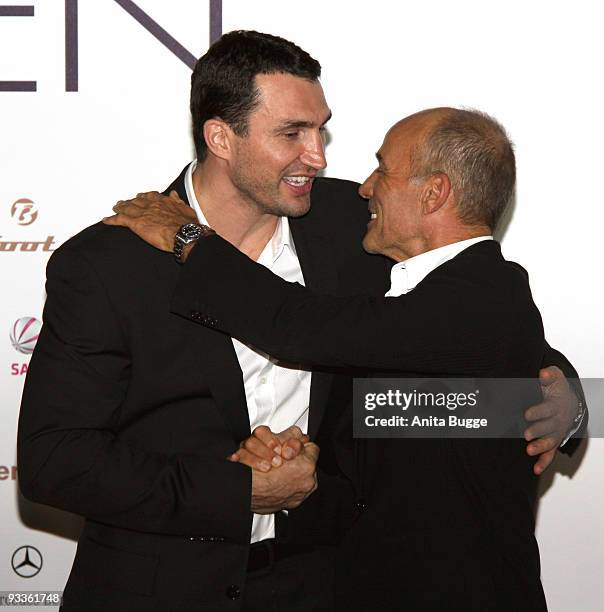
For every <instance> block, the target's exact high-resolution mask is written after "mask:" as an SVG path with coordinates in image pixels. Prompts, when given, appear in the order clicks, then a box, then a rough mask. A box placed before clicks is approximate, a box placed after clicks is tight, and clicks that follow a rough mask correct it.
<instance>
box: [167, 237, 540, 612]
mask: <svg viewBox="0 0 604 612" xmlns="http://www.w3.org/2000/svg"><path fill="white" fill-rule="evenodd" d="M190 260H191V261H190V262H189V263H187V266H189V271H190V272H191V273H194V274H195V275H196V276H197V275H198V277H199V278H201V279H202V282H201V286H200V291H199V293H198V294H197V295H193V293H192V292H191V291H190V290H189V285H188V282H187V279H186V274H184V275H183V276H182V277H181V283H182V284H181V285H179V286H178V287H177V290H176V293H175V298H174V300H173V302H172V308H173V310H174V311H175V312H178V313H179V314H181V315H183V316H184V317H188V318H191V319H193V320H198V321H202V322H204V323H205V324H206V325H210V326H211V327H213V328H215V329H220V330H224V331H228V332H229V333H231V334H232V335H233V336H236V337H238V338H240V339H242V340H244V341H247V342H252V343H253V344H254V345H256V346H259V347H262V348H263V349H264V350H266V351H268V352H270V353H271V354H273V355H277V356H279V357H281V358H283V359H293V360H296V361H298V362H302V363H307V364H322V365H324V366H338V367H345V368H349V367H362V368H365V369H369V370H371V371H372V372H373V373H374V374H376V373H382V371H384V370H387V371H389V372H390V373H393V372H397V373H398V374H399V375H401V376H402V375H411V376H418V375H431V376H460V377H467V376H470V377H491V378H492V377H504V378H506V377H510V378H511V377H516V378H530V377H537V376H538V371H539V368H540V367H541V365H542V360H543V354H544V350H545V342H544V337H543V329H542V323H541V317H540V315H539V312H538V310H537V308H536V307H535V305H534V303H533V300H532V297H531V293H530V289H529V286H528V281H527V277H526V274H525V273H524V271H523V270H522V269H521V268H520V267H519V266H517V265H516V264H512V263H509V262H507V261H505V260H504V259H503V257H502V256H501V251H500V248H499V245H498V244H497V243H496V242H493V241H487V242H480V243H478V244H475V245H473V246H471V247H470V248H468V249H466V250H465V251H463V252H462V253H460V254H459V255H457V256H456V257H455V258H454V259H452V260H450V261H449V262H447V263H445V264H443V265H441V266H440V267H438V268H437V269H436V270H434V271H433V272H431V273H430V274H429V275H428V276H427V277H426V278H425V279H424V280H423V281H422V282H421V283H420V284H419V285H418V286H417V287H416V289H414V290H413V291H412V292H411V293H409V294H408V295H406V296H401V297H400V298H389V299H385V298H375V297H369V296H358V297H346V298H342V297H334V296H325V295H318V294H316V293H313V292H310V291H308V290H306V289H304V288H301V287H299V286H298V285H295V284H291V283H285V282H283V281H281V280H280V279H278V278H277V277H275V276H274V275H272V274H271V273H270V272H269V271H267V270H264V269H259V266H257V265H256V264H254V263H253V262H251V261H250V260H249V259H247V258H246V257H245V256H244V255H242V254H241V253H239V252H238V251H236V250H235V249H233V248H232V247H231V246H230V245H229V244H228V243H226V242H224V241H223V240H222V239H221V238H219V237H216V236H213V237H209V238H206V239H204V240H203V241H202V242H201V243H200V245H198V247H197V248H196V249H195V250H194V251H193V252H192V254H191V255H190ZM218 262H221V264H222V267H221V272H220V274H218V273H216V272H215V268H216V265H217V263H218ZM231 287H237V288H238V291H237V292H235V291H233V290H232V289H231ZM240 292H243V293H244V294H245V295H246V300H245V309H241V308H240V307H239V302H238V300H237V299H236V298H237V295H240ZM524 408H526V406H517V407H515V408H514V409H515V410H517V411H518V413H519V414H522V411H523V410H524ZM342 449H343V450H342V454H343V456H344V457H350V456H351V453H350V452H349V451H347V449H346V442H345V440H343V441H342ZM355 455H356V459H357V462H356V463H357V466H356V470H355V464H354V461H353V462H350V461H349V462H348V463H347V462H346V460H343V461H342V465H343V466H344V471H345V472H347V473H348V475H349V476H350V478H352V479H353V480H354V481H355V485H356V488H357V495H358V498H357V504H358V510H359V512H358V515H357V518H356V522H355V523H354V524H353V526H352V528H351V529H350V532H349V533H348V536H347V538H346V540H345V542H344V544H343V545H342V549H341V556H340V560H339V567H338V571H339V579H338V585H337V596H338V602H339V604H340V605H341V609H342V610H369V609H375V608H376V606H380V607H381V609H388V610H394V609H409V610H422V611H423V610H443V609H446V610H455V611H458V610H459V611H462V610H472V611H482V612H484V611H491V610H493V611H494V610H497V611H501V612H503V611H509V610H514V611H519V610H530V611H537V610H544V609H545V599H544V596H543V591H542V588H541V584H540V578H539V574H540V569H539V554H538V549H537V544H536V541H535V539H534V536H533V531H534V514H533V504H534V501H535V494H536V486H537V479H536V477H535V476H534V475H533V473H532V463H533V460H531V459H530V458H529V457H528V456H527V455H526V452H525V442H524V441H523V440H522V439H505V440H451V439H445V440H383V439H381V440H366V441H362V442H360V443H357V448H356V453H355V454H352V456H353V459H354V458H355ZM359 455H361V456H362V457H361V460H360V462H361V466H360V469H358V462H359Z"/></svg>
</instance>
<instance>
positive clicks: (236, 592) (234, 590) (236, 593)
mask: <svg viewBox="0 0 604 612" xmlns="http://www.w3.org/2000/svg"><path fill="white" fill-rule="evenodd" d="M226 596H227V597H228V598H229V599H239V598H240V597H241V589H240V588H239V587H238V586H237V585H236V584H232V585H231V586H229V587H227V590H226Z"/></svg>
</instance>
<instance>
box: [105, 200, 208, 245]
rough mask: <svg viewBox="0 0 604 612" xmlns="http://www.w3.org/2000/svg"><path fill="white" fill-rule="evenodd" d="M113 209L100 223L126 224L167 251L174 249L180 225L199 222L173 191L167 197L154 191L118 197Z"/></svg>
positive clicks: (123, 225) (138, 234) (148, 240)
mask: <svg viewBox="0 0 604 612" xmlns="http://www.w3.org/2000/svg"><path fill="white" fill-rule="evenodd" d="M113 212H115V213H116V214H114V215H112V216H111V217H105V218H104V219H103V223H105V224H106V225H121V226H122V227H127V228H129V229H130V230H131V231H132V232H134V233H135V234H136V235H137V236H138V237H139V238H142V239H143V240H144V241H145V242H148V243H149V244H150V245H152V246H154V247H155V248H156V249H160V250H162V251H167V252H172V250H173V249H174V236H176V233H177V232H178V230H179V229H180V228H181V227H182V226H183V225H186V224H187V223H199V221H198V219H197V215H196V214H195V211H194V210H193V209H192V208H191V207H190V206H187V204H186V203H185V202H183V201H182V200H181V199H180V197H179V196H178V194H177V193H176V191H172V192H171V193H170V195H169V196H164V195H162V194H161V193H159V192H157V191H149V192H147V193H139V194H138V195H137V196H136V197H135V198H132V199H131V200H120V201H119V202H118V203H117V204H116V205H115V206H114V207H113Z"/></svg>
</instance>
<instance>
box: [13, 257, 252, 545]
mask: <svg viewBox="0 0 604 612" xmlns="http://www.w3.org/2000/svg"><path fill="white" fill-rule="evenodd" d="M116 273H119V272H116ZM46 290H47V301H46V306H45V309H44V325H43V328H42V331H41V334H40V338H39V340H38V343H37V346H36V349H35V352H34V355H33V356H32V360H31V364H30V368H29V371H28V375H27V379H26V383H25V389H24V393H23V399H22V404H21V414H20V419H19V434H18V464H19V481H20V486H21V490H22V492H23V494H24V495H25V497H27V498H29V499H31V500H32V501H35V502H39V503H44V504H48V505H50V506H55V507H57V508H61V509H64V510H68V511H70V512H74V513H77V514H81V515H84V516H86V517H88V518H91V519H94V520H98V521H101V522H104V523H106V524H109V525H114V526H118V527H122V528H127V529H134V530H141V531H147V532H155V533H165V534H181V535H191V534H192V535H204V534H212V535H216V536H220V537H224V538H228V539H229V540H235V541H242V542H245V541H248V542H249V529H250V524H251V514H250V491H251V475H250V471H249V469H247V468H246V467H245V466H242V465H239V464H235V463H230V462H228V461H226V460H218V459H216V458H215V457H210V456H204V454H203V451H201V452H200V454H162V453H158V452H149V451H148V450H147V449H144V448H142V447H141V446H140V445H138V444H136V443H134V442H132V441H126V440H124V439H123V438H122V436H121V435H120V431H121V430H122V429H123V428H124V427H126V426H127V424H124V423H123V422H122V419H121V408H122V404H123V402H124V399H125V398H126V396H127V394H128V390H129V382H130V375H131V371H132V369H133V368H135V367H136V364H134V363H132V361H131V358H130V354H129V350H128V337H127V330H126V329H122V328H121V326H120V323H119V321H118V317H117V316H116V313H115V311H114V308H113V305H112V303H111V300H110V298H109V296H108V293H107V291H106V289H105V287H104V286H103V283H102V281H101V280H100V278H99V276H98V275H97V274H96V272H95V270H94V268H93V267H92V266H91V265H90V263H89V262H88V261H87V260H86V259H85V257H83V256H82V255H80V253H79V252H77V251H75V250H73V249H71V250H70V249H69V248H63V249H60V250H59V251H57V252H56V253H55V254H53V257H52V258H51V260H50V262H49V264H48V269H47V285H46Z"/></svg>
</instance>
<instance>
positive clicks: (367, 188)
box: [359, 172, 375, 200]
mask: <svg viewBox="0 0 604 612" xmlns="http://www.w3.org/2000/svg"><path fill="white" fill-rule="evenodd" d="M374 182H375V172H372V173H371V174H370V175H369V176H368V177H367V178H366V179H365V182H364V183H363V184H362V185H361V186H360V187H359V195H360V196H361V197H362V198H364V199H365V200H369V199H371V197H372V196H373V183H374Z"/></svg>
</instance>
